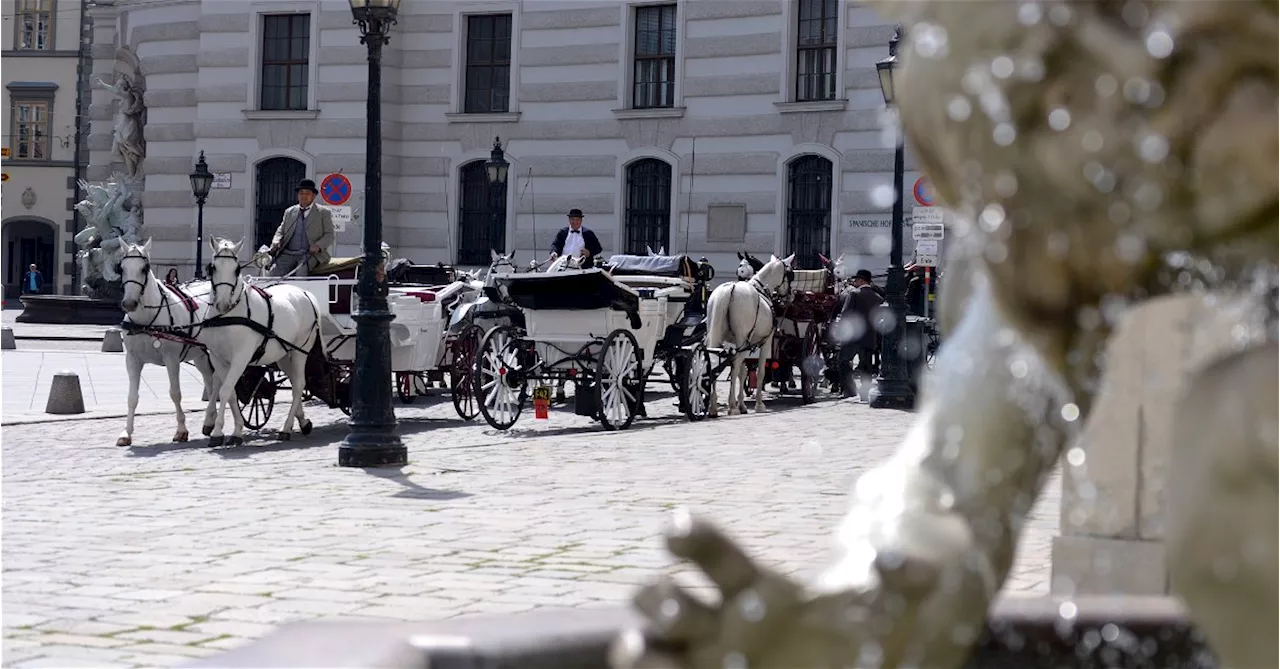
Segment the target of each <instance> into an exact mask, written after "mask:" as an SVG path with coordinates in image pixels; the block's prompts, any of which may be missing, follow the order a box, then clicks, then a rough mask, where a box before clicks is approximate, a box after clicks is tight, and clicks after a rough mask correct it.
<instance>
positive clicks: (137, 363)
mask: <svg viewBox="0 0 1280 669" xmlns="http://www.w3.org/2000/svg"><path fill="white" fill-rule="evenodd" d="M120 276H121V278H122V279H123V288H124V297H123V298H122V299H121V300H120V309H121V310H122V311H124V319H125V324H124V332H125V334H124V362H125V369H127V370H128V372H129V413H128V414H127V415H126V417H125V425H124V431H123V432H121V433H120V437H119V438H118V439H116V445H117V446H129V445H131V444H133V419H134V415H135V411H136V410H137V408H138V386H139V385H140V383H141V381H142V367H143V365H161V366H163V367H164V368H165V370H166V371H168V372H169V398H170V399H172V400H173V406H174V409H175V411H176V414H177V418H178V430H177V432H175V433H174V435H173V440H174V441H175V442H184V441H187V440H188V439H189V438H190V434H189V433H188V432H187V417H186V413H185V412H183V410H182V384H181V383H179V379H178V375H179V373H180V371H181V369H182V363H183V361H190V362H192V363H194V364H195V366H196V369H198V370H200V375H201V376H202V377H204V387H205V391H206V392H208V394H209V404H208V405H207V406H206V407H205V411H204V433H205V434H209V433H210V432H211V431H212V430H213V418H214V416H213V407H214V402H213V397H214V395H215V394H216V393H217V388H218V384H217V380H216V377H215V375H214V373H213V365H212V364H211V363H210V362H209V356H208V354H207V353H205V351H204V349H203V348H201V347H200V346H199V345H197V344H196V343H195V341H194V339H192V336H193V331H192V324H193V323H195V322H196V318H197V316H196V312H197V311H198V307H197V304H196V302H195V300H193V299H192V298H191V297H190V296H187V295H183V294H182V293H181V292H179V291H178V290H175V289H174V288H171V287H169V286H166V285H164V284H163V283H161V282H160V280H159V279H157V278H156V275H155V273H154V272H152V271H151V240H150V239H148V240H147V241H146V243H145V244H143V245H141V246H137V245H134V244H125V252H124V257H123V258H121V259H120ZM188 285H189V286H190V287H192V288H195V289H196V290H199V291H200V292H202V293H208V291H209V282H207V281H200V282H197V283H193V284H188Z"/></svg>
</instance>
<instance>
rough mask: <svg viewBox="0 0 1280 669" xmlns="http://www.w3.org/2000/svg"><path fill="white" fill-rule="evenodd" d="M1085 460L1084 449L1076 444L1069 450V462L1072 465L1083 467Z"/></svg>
mask: <svg viewBox="0 0 1280 669" xmlns="http://www.w3.org/2000/svg"><path fill="white" fill-rule="evenodd" d="M1084 461H1085V453H1084V449H1083V448H1080V447H1079V446H1076V447H1074V448H1072V449H1071V450H1069V451H1067V463H1068V464H1070V465H1071V466H1072V467H1083V466H1084Z"/></svg>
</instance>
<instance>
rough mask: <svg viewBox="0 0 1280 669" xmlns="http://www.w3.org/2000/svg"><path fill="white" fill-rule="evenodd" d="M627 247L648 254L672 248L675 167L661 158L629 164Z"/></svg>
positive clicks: (632, 250) (634, 251) (634, 252)
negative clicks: (673, 171)
mask: <svg viewBox="0 0 1280 669" xmlns="http://www.w3.org/2000/svg"><path fill="white" fill-rule="evenodd" d="M626 206H627V210H626V211H627V218H626V221H627V224H626V235H627V248H626V252H627V253H631V254H634V255H645V253H646V250H647V249H653V250H655V251H656V250H658V249H660V248H663V247H665V248H667V249H668V251H669V250H670V249H671V166H670V165H668V164H667V163H665V162H663V161H661V160H658V159H657V158H645V159H643V160H637V161H635V162H634V163H631V164H630V165H628V166H627V205H626Z"/></svg>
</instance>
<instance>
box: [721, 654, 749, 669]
mask: <svg viewBox="0 0 1280 669" xmlns="http://www.w3.org/2000/svg"><path fill="white" fill-rule="evenodd" d="M724 669H747V658H746V656H744V655H743V654H742V653H737V652H734V653H729V654H727V655H725V656H724Z"/></svg>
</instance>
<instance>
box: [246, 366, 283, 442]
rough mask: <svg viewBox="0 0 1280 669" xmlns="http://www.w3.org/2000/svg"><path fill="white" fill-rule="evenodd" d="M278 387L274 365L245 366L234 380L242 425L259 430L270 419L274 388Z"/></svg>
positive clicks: (274, 401) (273, 407)
mask: <svg viewBox="0 0 1280 669" xmlns="http://www.w3.org/2000/svg"><path fill="white" fill-rule="evenodd" d="M279 387H280V373H279V372H277V371H276V368H275V367H258V366H252V367H246V368H245V370H244V373H243V374H241V375H240V379H239V380H238V381H236V403H237V404H239V405H240V416H241V417H242V418H243V419H244V426H245V427H247V428H249V429H250V430H261V429H262V427H263V426H264V425H266V424H267V421H268V420H270V419H271V411H272V410H273V409H275V407H276V390H278V389H279Z"/></svg>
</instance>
